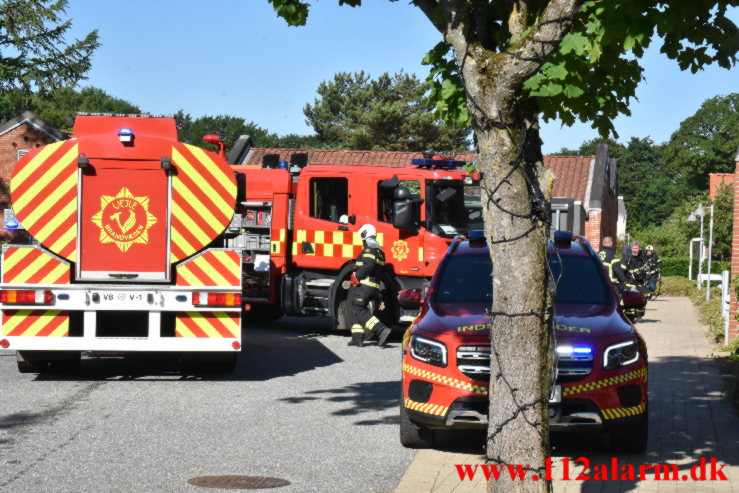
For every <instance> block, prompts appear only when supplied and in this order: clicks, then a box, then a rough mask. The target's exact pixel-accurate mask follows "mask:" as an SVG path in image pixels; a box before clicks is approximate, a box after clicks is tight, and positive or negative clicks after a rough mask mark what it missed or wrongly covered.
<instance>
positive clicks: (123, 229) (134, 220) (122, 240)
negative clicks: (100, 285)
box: [92, 187, 157, 252]
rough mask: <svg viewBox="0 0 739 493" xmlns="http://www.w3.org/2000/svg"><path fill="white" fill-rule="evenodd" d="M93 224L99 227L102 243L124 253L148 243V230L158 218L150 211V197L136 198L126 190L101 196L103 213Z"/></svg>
mask: <svg viewBox="0 0 739 493" xmlns="http://www.w3.org/2000/svg"><path fill="white" fill-rule="evenodd" d="M92 222H93V224H95V225H96V226H97V227H99V228H100V243H115V245H116V246H117V247H118V248H120V250H121V252H125V251H127V250H128V249H129V248H131V245H133V244H134V243H141V244H144V245H146V244H147V243H149V228H151V227H152V226H154V225H155V224H156V222H157V218H156V217H154V215H153V214H152V213H151V212H149V197H135V196H134V195H133V194H132V193H131V192H130V191H129V190H128V189H127V188H126V187H123V188H121V191H120V192H118V195H115V196H113V195H101V196H100V212H98V213H97V214H95V215H94V216H92Z"/></svg>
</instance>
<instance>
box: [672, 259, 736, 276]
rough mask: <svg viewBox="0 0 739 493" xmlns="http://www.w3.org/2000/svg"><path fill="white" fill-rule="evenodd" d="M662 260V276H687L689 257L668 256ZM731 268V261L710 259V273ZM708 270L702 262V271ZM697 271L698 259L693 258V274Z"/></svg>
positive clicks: (718, 272)
mask: <svg viewBox="0 0 739 493" xmlns="http://www.w3.org/2000/svg"><path fill="white" fill-rule="evenodd" d="M661 260H662V276H682V277H688V265H689V264H690V257H668V258H663V259H661ZM730 269H731V262H730V261H728V260H712V261H711V273H713V274H720V273H721V272H722V271H724V270H730ZM707 270H708V266H707V265H706V262H705V261H704V262H703V272H706V271H707ZM697 273H698V259H693V276H695V275H697Z"/></svg>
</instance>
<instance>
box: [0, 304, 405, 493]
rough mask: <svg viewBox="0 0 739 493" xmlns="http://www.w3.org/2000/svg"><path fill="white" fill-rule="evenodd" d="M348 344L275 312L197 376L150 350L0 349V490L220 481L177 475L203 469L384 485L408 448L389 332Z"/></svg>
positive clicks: (154, 487)
mask: <svg viewBox="0 0 739 493" xmlns="http://www.w3.org/2000/svg"><path fill="white" fill-rule="evenodd" d="M347 341H348V338H346V337H344V336H338V335H333V334H331V332H330V330H329V324H328V322H327V321H325V320H323V319H316V318H310V319H283V320H282V321H281V322H278V323H276V324H272V325H271V326H269V327H267V326H262V328H249V329H247V332H246V341H245V350H244V351H243V352H242V353H241V355H240V358H239V362H238V366H237V369H236V372H235V373H234V374H233V375H229V376H225V377H216V376H214V377H205V378H202V377H192V376H190V377H184V376H182V375H180V374H179V373H177V370H176V365H175V362H174V360H173V359H172V357H171V356H168V355H151V354H149V355H145V356H143V357H138V358H126V359H122V358H104V359H102V358H89V357H84V358H83V360H82V365H81V367H80V370H78V371H77V372H74V373H68V374H60V375H41V376H37V375H34V374H20V373H18V372H17V369H16V364H15V357H14V355H12V354H5V353H3V354H1V355H0V491H13V492H15V491H19V492H21V491H54V492H65V491H69V492H88V491H89V492H134V491H135V492H150V491H151V492H154V491H186V492H198V491H203V492H207V491H226V490H213V489H205V488H200V487H197V486H192V485H189V484H188V483H187V480H188V479H190V478H194V477H198V476H209V475H249V476H270V477H277V478H282V479H286V480H288V481H290V482H291V485H289V486H285V487H282V488H278V489H273V490H260V491H275V492H278V491H286V492H287V491H290V492H314V491H315V492H322V493H330V492H347V491H352V492H389V491H392V490H393V489H394V487H395V486H396V485H397V484H398V481H399V480H400V478H401V476H402V475H403V473H404V472H405V470H406V468H407V466H408V464H409V463H410V461H411V459H412V458H413V452H412V451H409V450H406V449H404V448H403V447H401V445H400V443H399V441H398V397H399V393H400V387H399V380H400V342H399V341H400V334H399V333H398V334H393V337H392V338H391V342H390V344H389V347H387V348H385V349H381V348H377V347H375V346H374V345H373V346H371V347H365V348H362V349H359V348H355V347H347V345H346V343H347ZM373 344H374V343H373Z"/></svg>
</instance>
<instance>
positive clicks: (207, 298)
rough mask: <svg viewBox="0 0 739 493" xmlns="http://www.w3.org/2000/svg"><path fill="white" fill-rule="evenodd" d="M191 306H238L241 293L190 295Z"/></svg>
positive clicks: (196, 293)
mask: <svg viewBox="0 0 739 493" xmlns="http://www.w3.org/2000/svg"><path fill="white" fill-rule="evenodd" d="M192 304H193V305H199V306H239V305H241V293H198V292H195V293H193V294H192Z"/></svg>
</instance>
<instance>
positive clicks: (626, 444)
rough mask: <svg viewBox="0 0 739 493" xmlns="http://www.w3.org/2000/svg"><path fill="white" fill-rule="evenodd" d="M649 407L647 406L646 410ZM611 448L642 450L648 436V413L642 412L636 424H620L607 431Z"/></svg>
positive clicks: (618, 450)
mask: <svg viewBox="0 0 739 493" xmlns="http://www.w3.org/2000/svg"><path fill="white" fill-rule="evenodd" d="M648 410H649V409H648V408H647V410H646V411H648ZM609 435H610V439H611V449H613V450H614V451H615V452H631V453H639V452H644V450H646V448H647V440H648V438H649V414H647V412H645V413H644V416H643V418H642V420H641V421H639V422H638V423H636V424H631V425H625V426H620V427H618V428H615V429H613V430H611V431H610V432H609Z"/></svg>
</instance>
